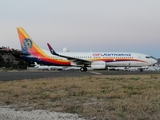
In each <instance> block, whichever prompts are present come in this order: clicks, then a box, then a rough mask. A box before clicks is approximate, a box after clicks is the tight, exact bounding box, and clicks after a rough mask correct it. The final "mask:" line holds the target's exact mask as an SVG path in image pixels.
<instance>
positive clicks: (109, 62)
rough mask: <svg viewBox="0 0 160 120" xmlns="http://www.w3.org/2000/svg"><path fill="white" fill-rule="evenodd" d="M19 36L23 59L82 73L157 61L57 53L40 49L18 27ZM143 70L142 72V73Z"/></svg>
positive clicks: (117, 54) (121, 54) (119, 54)
mask: <svg viewBox="0 0 160 120" xmlns="http://www.w3.org/2000/svg"><path fill="white" fill-rule="evenodd" d="M17 31H18V36H19V40H20V45H21V49H22V54H21V57H22V58H24V59H26V60H29V61H34V62H37V63H43V64H45V65H55V66H76V67H80V70H81V71H87V67H91V68H92V69H106V67H112V66H114V67H142V66H148V65H153V64H155V63H157V60H156V59H155V58H154V57H152V56H149V55H145V54H141V53H130V52H55V51H54V49H53V48H52V47H51V45H50V44H48V43H47V45H48V48H49V49H50V51H47V50H43V49H41V48H39V47H38V46H37V45H36V44H35V42H34V41H33V40H32V39H31V38H30V36H29V35H28V34H27V33H26V32H25V31H24V29H23V28H21V27H18V28H17ZM142 70H143V69H141V70H140V71H142Z"/></svg>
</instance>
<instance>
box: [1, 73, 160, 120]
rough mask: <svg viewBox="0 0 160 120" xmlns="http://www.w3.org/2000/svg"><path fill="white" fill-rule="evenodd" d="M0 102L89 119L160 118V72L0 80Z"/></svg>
mask: <svg viewBox="0 0 160 120" xmlns="http://www.w3.org/2000/svg"><path fill="white" fill-rule="evenodd" d="M0 104H1V105H10V106H11V107H13V108H15V109H16V110H19V109H23V110H33V109H45V110H49V111H57V112H67V113H68V112H69V113H78V114H79V115H81V116H83V117H84V118H86V119H93V120H94V119H96V120H97V119H98V120H101V119H102V120H105V119H106V120H107V119H109V120H112V119H113V120H119V119H121V120H124V119H126V120H128V119H136V120H158V119H160V75H158V74H156V75H154V74H152V75H114V76H111V75H107V76H88V77H61V78H46V79H37V80H23V81H18V80H17V81H16V80H15V81H9V82H0Z"/></svg>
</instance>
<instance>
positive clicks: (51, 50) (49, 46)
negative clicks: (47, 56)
mask: <svg viewBox="0 0 160 120" xmlns="http://www.w3.org/2000/svg"><path fill="white" fill-rule="evenodd" d="M47 45H48V48H49V50H50V52H51V53H52V54H53V55H58V54H57V53H56V52H55V51H54V50H53V48H52V47H51V45H50V44H49V43H47Z"/></svg>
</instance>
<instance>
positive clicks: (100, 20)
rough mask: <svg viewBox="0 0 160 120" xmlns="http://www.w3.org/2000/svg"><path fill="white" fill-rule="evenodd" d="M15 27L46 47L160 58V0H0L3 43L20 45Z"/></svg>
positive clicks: (1, 43) (16, 46) (13, 45)
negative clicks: (135, 53) (137, 53)
mask: <svg viewBox="0 0 160 120" xmlns="http://www.w3.org/2000/svg"><path fill="white" fill-rule="evenodd" d="M16 27H23V28H24V29H25V30H26V32H27V33H28V34H29V35H30V37H31V38H32V39H33V40H34V41H35V43H36V44H37V45H38V46H39V47H41V48H43V49H46V50H48V48H47V45H46V43H47V42H49V43H50V44H51V45H52V47H53V48H54V49H55V50H56V51H62V49H63V48H64V47H68V48H69V50H70V51H74V52H76V51H77V52H78V51H102V52H105V51H106V52H140V53H145V54H149V55H153V56H154V57H160V52H159V51H160V0H0V37H1V39H0V46H9V47H11V48H15V49H20V43H19V39H18V35H17V31H16Z"/></svg>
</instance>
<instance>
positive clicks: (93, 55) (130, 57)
mask: <svg viewBox="0 0 160 120" xmlns="http://www.w3.org/2000/svg"><path fill="white" fill-rule="evenodd" d="M45 53H46V54H47V55H48V57H53V58H54V59H57V60H66V61H68V60H67V59H66V58H63V57H59V56H56V55H52V54H51V53H50V52H49V51H45ZM57 53H58V54H60V55H64V56H70V57H73V58H77V59H83V60H88V61H91V62H93V61H104V62H105V63H106V66H114V67H141V66H148V65H153V64H155V63H157V60H156V59H155V58H153V57H151V56H149V55H145V54H141V53H130V52H57ZM69 62H71V63H72V64H74V61H69ZM75 65H76V63H75Z"/></svg>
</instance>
